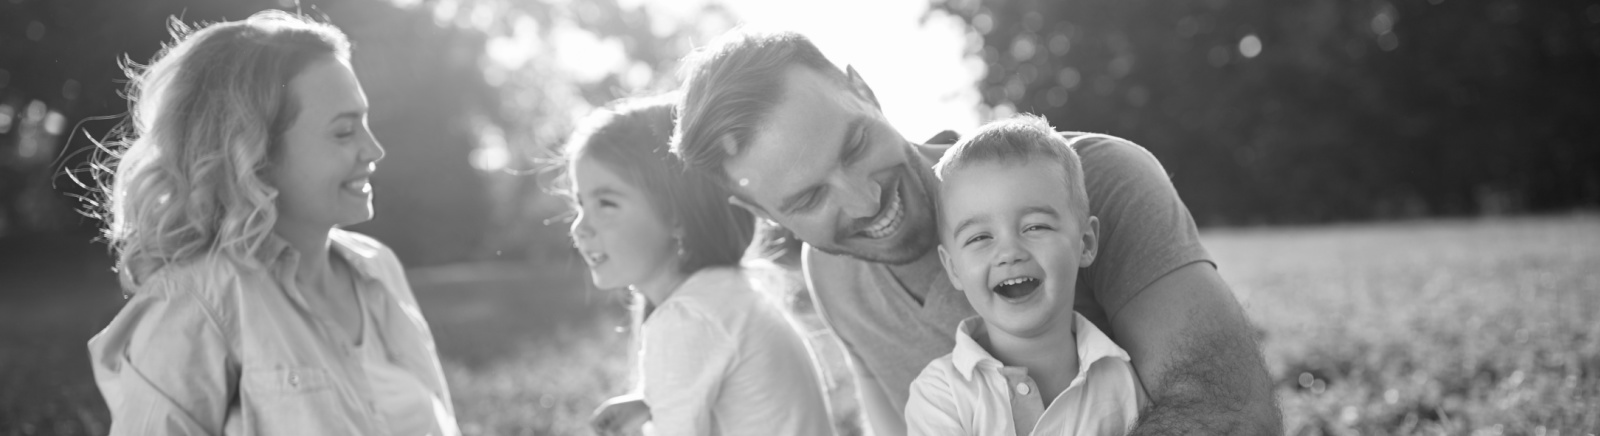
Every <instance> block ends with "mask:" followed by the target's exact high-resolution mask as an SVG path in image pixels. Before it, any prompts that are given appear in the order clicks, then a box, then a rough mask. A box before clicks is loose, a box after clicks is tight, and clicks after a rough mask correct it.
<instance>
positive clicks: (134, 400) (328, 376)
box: [89, 11, 460, 435]
mask: <svg viewBox="0 0 1600 436" xmlns="http://www.w3.org/2000/svg"><path fill="white" fill-rule="evenodd" d="M174 27H175V28H176V31H175V32H174V33H176V36H177V39H178V41H177V42H176V43H175V44H174V45H172V46H170V47H167V48H166V49H165V50H163V51H162V53H161V54H160V55H157V58H156V60H155V61H154V63H152V64H151V65H150V66H149V67H147V68H143V69H135V70H134V71H132V72H130V76H131V77H130V78H131V79H132V80H131V86H130V93H129V96H130V99H131V100H133V103H134V106H133V108H132V110H131V121H132V126H133V131H132V132H131V134H130V135H129V136H127V137H126V138H124V139H123V140H122V141H120V142H118V143H117V146H116V148H114V149H112V150H111V152H112V156H114V157H118V158H120V161H118V162H113V163H112V164H113V165H114V166H115V167H116V178H115V180H114V181H107V183H108V184H107V185H105V186H103V187H102V190H103V191H104V192H106V193H107V194H108V197H109V198H107V208H106V209H105V210H104V211H103V212H102V213H103V214H104V217H105V218H106V220H107V224H108V229H107V231H106V234H107V239H109V240H110V242H111V245H112V246H113V247H114V248H115V249H116V251H117V254H118V262H117V267H118V270H119V271H120V272H121V275H122V281H123V287H124V289H125V291H126V293H127V295H128V296H129V298H128V302H127V305H126V306H124V307H123V308H122V310H121V312H119V313H118V314H117V317H116V318H115V319H113V320H112V321H111V324H110V325H108V326H106V328H105V330H104V331H101V332H100V334H98V335H95V337H94V338H93V339H91V340H90V341H89V352H90V356H91V359H92V364H93V366H94V375H95V382H96V383H97V384H99V386H100V392H101V393H102V394H104V395H105V399H106V405H107V406H109V408H110V409H111V420H112V421H111V432H110V433H111V434H112V435H155V434H161V435H180V434H181V435H222V434H228V435H235V434H250V435H345V434H408V435H421V434H433V435H453V434H459V433H460V432H459V431H458V430H457V428H456V423H455V418H454V412H453V409H452V408H451V405H450V393H449V391H448V390H447V389H446V388H445V381H444V377H443V375H442V374H441V372H440V369H439V358H438V356H436V355H435V354H434V351H433V350H434V344H433V335H432V334H431V333H429V330H428V324H427V322H425V321H423V319H422V315H421V312H419V311H418V310H417V302H416V299H415V298H414V297H413V296H412V294H411V288H410V287H409V286H408V285H407V283H406V277H405V273H404V271H403V270H402V269H401V267H400V262H399V261H398V260H397V259H396V258H395V255H394V253H393V252H391V251H389V249H388V248H387V247H385V246H383V244H380V243H378V242H377V241H374V240H372V239H371V238H368V237H366V236H362V235H359V234H355V233H352V232H347V231H343V230H339V229H338V227H339V226H344V225H350V224H355V223H359V222H362V221H366V220H368V219H371V218H372V187H371V186H370V185H369V184H368V180H369V179H370V178H371V176H372V173H373V171H375V170H376V168H377V165H376V164H377V161H378V160H381V159H383V154H384V152H383V147H381V146H379V145H378V142H377V140H376V139H374V138H373V136H372V132H371V131H369V130H368V129H367V121H366V114H367V98H366V95H365V93H364V92H363V91H362V90H361V84H360V83H359V82H358V81H357V80H356V76H355V74H354V72H352V71H351V69H350V48H349V47H350V43H349V42H348V41H347V40H346V39H345V36H344V34H343V33H341V32H340V31H339V29H337V28H334V27H333V26H331V25H327V24H321V23H316V22H311V21H307V20H304V19H302V18H300V17H297V16H292V15H289V14H286V13H282V12H277V11H271V12H263V13H260V14H256V15H255V16H252V17H250V18H249V19H246V20H242V21H234V22H226V23H218V24H213V25H210V26H206V27H204V28H201V29H198V30H194V31H187V30H186V28H185V27H184V26H182V25H180V24H174ZM113 182H114V183H113Z"/></svg>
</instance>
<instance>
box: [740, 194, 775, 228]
mask: <svg viewBox="0 0 1600 436" xmlns="http://www.w3.org/2000/svg"><path fill="white" fill-rule="evenodd" d="M728 204H731V205H734V206H739V208H741V209H744V210H748V211H750V214H751V215H755V216H756V218H760V219H763V220H766V221H771V222H777V221H776V220H774V219H772V216H771V215H768V214H767V210H766V209H763V208H761V206H757V205H755V204H753V203H750V202H748V201H744V199H743V198H739V196H737V195H729V196H728Z"/></svg>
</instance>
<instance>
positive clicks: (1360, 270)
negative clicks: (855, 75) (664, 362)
mask: <svg viewBox="0 0 1600 436" xmlns="http://www.w3.org/2000/svg"><path fill="white" fill-rule="evenodd" d="M264 9H286V10H291V11H292V10H301V11H303V12H304V13H307V14H310V15H314V16H318V17H324V18H325V19H326V20H328V21H330V22H332V23H333V24H335V25H337V26H339V27H341V28H342V29H343V30H344V31H345V32H346V33H347V34H349V36H350V38H351V39H352V40H353V41H354V43H355V52H354V58H353V63H354V66H355V70H356V72H357V74H358V76H359V77H360V79H361V81H362V83H363V86H364V87H365V88H366V91H367V94H368V96H369V98H370V100H371V104H372V107H373V110H372V115H371V125H372V128H373V131H374V133H375V134H376V135H377V137H378V139H379V140H380V141H381V142H382V143H383V145H384V146H385V147H386V148H387V149H388V157H387V158H386V159H385V160H384V161H383V162H382V163H381V164H380V166H379V171H378V172H377V174H376V175H375V176H374V177H373V185H374V190H375V193H376V196H377V200H376V208H377V211H376V216H377V217H376V219H374V220H373V221H371V222H368V223H364V224H361V225H359V226H356V227H354V229H355V230H357V231H361V232H365V233H368V234H370V235H373V236H375V237H377V238H378V239H380V240H382V241H384V242H385V243H387V244H388V245H390V246H391V247H393V248H394V249H395V251H396V252H398V253H399V255H400V257H401V259H402V260H403V261H404V262H405V263H406V264H407V266H408V268H409V270H410V271H409V275H410V278H411V281H412V284H413V287H414V288H415V289H416V292H417V293H418V297H419V299H420V300H421V302H422V304H423V310H424V312H425V314H426V315H427V316H428V318H429V320H430V322H431V323H432V324H433V328H434V330H435V333H436V335H437V339H438V343H439V345H440V351H441V353H442V358H443V360H444V361H445V365H446V372H447V376H448V377H449V379H450V383H451V387H452V391H453V393H454V395H455V402H456V406H457V409H458V413H459V415H460V420H461V424H462V428H463V430H464V432H465V433H467V434H587V429H586V421H587V417H588V415H589V413H590V411H591V410H592V409H593V407H594V406H595V405H596V404H598V402H599V401H601V400H603V399H605V398H607V397H609V396H611V395H615V394H619V393H621V392H623V391H624V390H625V389H627V386H629V383H630V381H629V377H630V376H629V375H628V370H627V369H628V365H629V362H628V355H629V354H628V352H627V350H626V349H627V347H628V337H629V332H628V331H627V328H626V324H627V322H626V317H625V316H624V307H623V304H622V303H621V299H620V298H619V294H618V293H617V292H615V291H602V290H595V289H590V287H589V286H587V280H586V276H585V272H584V267H583V263H582V262H581V261H580V260H578V259H577V258H576V256H574V253H573V252H572V250H571V248H570V247H571V244H570V242H569V241H568V240H567V238H566V234H565V233H566V224H565V223H564V222H562V221H561V219H560V217H561V216H563V214H564V212H565V208H566V205H565V203H564V202H563V201H562V200H561V199H560V198H557V197H553V196H551V195H549V194H548V193H546V191H545V184H547V183H548V182H549V179H548V178H547V177H539V176H538V175H537V174H535V173H536V172H535V171H533V170H534V169H536V168H537V167H538V162H539V159H540V158H543V157H547V156H548V153H549V151H550V150H551V149H552V147H555V146H557V145H558V144H560V143H561V142H562V141H563V140H564V139H565V137H566V135H567V134H568V133H569V132H570V129H571V127H572V124H573V121H574V120H575V119H577V118H578V117H581V116H582V115H584V114H586V113H587V112H588V111H590V110H592V109H593V108H595V107H597V106H599V105H602V104H604V103H605V102H607V101H610V100H612V99H615V98H619V97H624V96H630V95H648V94H654V93H660V92H664V91H668V90H671V89H673V88H675V87H676V85H677V84H678V81H679V80H678V76H677V69H678V59H679V58H680V57H681V56H682V55H684V54H686V53H687V52H688V51H689V50H690V49H692V48H694V47H696V46H699V45H702V44H704V43H706V42H707V41H709V40H710V39H711V38H712V37H715V36H716V35H718V34H720V33H722V32H723V31H726V30H727V29H729V28H732V27H733V26H735V25H738V24H740V23H749V24H752V25H758V26H764V27H780V28H788V29H793V30H798V31H801V32H803V33H806V34H808V35H809V36H811V37H812V38H813V39H814V40H815V41H816V42H817V44H818V45H819V46H820V47H821V48H822V50H823V52H824V53H826V54H828V55H829V56H830V57H832V58H833V59H834V60H835V62H837V63H840V64H850V65H853V66H855V67H856V69H857V70H859V71H860V72H861V73H862V75H863V76H864V77H865V78H866V79H867V81H868V82H869V83H871V84H872V85H873V87H874V90H875V91H876V93H877V95H878V97H879V100H880V101H882V102H883V104H884V110H885V113H886V114H887V115H888V117H889V119H890V120H891V122H893V123H894V124H895V125H896V126H897V127H898V128H899V129H900V130H901V132H902V133H904V134H905V135H906V136H907V137H908V139H911V140H921V139H924V138H927V137H930V136H932V135H934V134H935V133H937V132H939V131H941V130H945V129H954V130H963V129H968V128H971V127H975V126H977V125H978V124H979V123H981V122H984V121H987V120H990V119H994V118H998V117H1005V116H1008V115H1011V114H1014V113H1019V112H1027V113H1036V114H1041V115H1044V116H1046V117H1047V118H1048V119H1049V120H1050V121H1051V122H1052V124H1054V125H1056V126H1057V127H1058V128H1060V129H1063V130H1084V131H1095V132H1103V133H1109V134H1113V135H1117V136H1122V137H1125V138H1128V139H1130V140H1133V141H1134V142H1136V143H1139V144H1141V145H1143V146H1145V147H1146V148H1148V149H1149V150H1150V151H1152V152H1153V153H1154V154H1155V155H1156V156H1157V157H1158V158H1160V159H1161V161H1162V163H1163V165H1165V167H1166V169H1167V171H1168V172H1169V173H1170V174H1171V175H1172V177H1173V182H1174V184H1175V185H1176V186H1177V188H1178V191H1179V193H1180V195H1181V196H1182V197H1183V199H1184V201H1185V202H1186V203H1187V205H1188V206H1189V208H1190V209H1191V210H1192V211H1193V213H1194V216H1195V218H1196V220H1197V221H1198V223H1199V224H1200V225H1201V229H1202V237H1203V238H1204V239H1205V242H1206V244H1207V246H1208V248H1210V249H1211V251H1212V253H1213V255H1214V256H1215V257H1216V258H1217V263H1218V265H1219V268H1220V269H1221V271H1222V273H1223V275H1224V277H1225V278H1226V279H1228V281H1229V283H1230V284H1231V285H1232V286H1233V288H1234V290H1235V293H1236V294H1237V295H1238V296H1239V298H1240V300H1241V302H1242V303H1243V304H1244V305H1245V307H1246V310H1247V312H1248V313H1249V314H1250V316H1251V318H1252V321H1254V322H1255V323H1256V324H1257V325H1258V327H1259V335H1260V336H1259V338H1260V339H1261V341H1262V343H1263V346H1264V348H1265V352H1266V355H1267V360H1268V365H1269V369H1270V370H1271V372H1272V376H1273V377H1274V379H1275V382H1276V383H1277V386H1278V395H1279V400H1280V402H1281V403H1282V406H1283V408H1284V413H1285V424H1286V427H1287V428H1286V429H1285V430H1286V432H1288V433H1290V434H1502V433H1504V434H1539V435H1543V434H1594V433H1596V432H1597V431H1600V322H1596V321H1595V314H1596V313H1600V212H1597V211H1596V210H1597V209H1596V206H1600V0H1562V1H1526V0H1396V1H1386V0H1277V1H1266V0H1177V1H1161V2H1157V1H1147V0H1068V1H1033V0H932V1H924V0H885V1H876V2H852V1H848V0H816V1H808V2H772V1H760V0H725V1H717V0H687V1H648V0H328V1H311V0H304V1H300V2H296V1H293V0H139V1H116V0H0V435H11V434H18V435H31V434H102V433H104V432H105V431H106V429H107V425H108V416H109V415H108V413H107V412H106V408H105V405H104V401H103V399H102V398H101V397H100V396H99V393H98V391H97V390H96V389H95V387H94V383H93V380H92V376H91V374H90V372H89V366H88V357H87V352H86V348H85V346H84V343H85V342H86V341H87V340H88V338H89V337H90V336H91V335H93V334H94V333H95V332H96V331H98V330H99V329H100V328H102V327H103V326H104V325H105V323H106V322H107V321H108V320H109V319H110V318H111V317H112V316H113V315H114V314H115V313H116V311H117V310H118V308H119V307H120V305H121V297H120V295H119V292H118V289H117V284H116V278H115V275H114V274H113V273H112V272H111V266H112V265H111V260H110V256H109V253H108V252H107V249H106V247H105V245H104V244H103V243H102V242H100V241H98V240H97V229H98V226H99V225H100V223H99V222H97V221H95V220H93V219H90V218H86V217H84V216H82V215H81V214H79V213H78V210H79V209H81V207H82V204H81V203H80V202H79V201H78V200H77V199H76V198H75V196H81V195H84V194H86V193H87V191H86V190H85V188H83V187H81V186H78V185H77V184H75V183H74V181H73V180H72V179H71V177H69V174H74V173H78V174H81V172H82V171H84V170H86V169H87V165H88V161H89V158H91V157H92V156H93V155H94V150H95V143H96V141H97V140H101V139H104V138H106V137H107V135H108V134H109V133H110V132H111V131H112V130H113V129H114V128H116V127H117V126H118V123H119V122H120V120H121V118H120V117H121V116H122V115H123V114H124V112H125V110H126V109H127V103H126V101H125V100H123V99H122V97H121V96H120V94H119V91H120V90H122V89H123V87H124V86H125V83H126V81H125V76H123V74H122V72H121V70H120V69H119V68H118V60H119V59H123V58H124V57H126V58H127V59H131V60H132V61H134V62H138V63H145V62H147V61H148V60H149V59H150V58H151V57H152V56H153V55H154V54H155V53H156V52H157V50H159V49H160V48H161V46H162V44H163V43H165V42H168V41H170V37H169V35H168V34H167V33H166V29H167V26H166V20H167V19H168V18H169V17H178V18H179V19H181V20H183V21H185V22H190V23H194V22H202V21H219V20H235V19H242V18H245V17H247V16H249V15H250V14H252V13H255V12H258V11H261V10H264ZM775 235H776V236H777V237H781V235H782V234H781V232H775ZM790 242H791V243H792V241H790ZM797 289H798V287H797V286H794V285H793V284H792V283H791V285H790V286H787V287H785V288H784V289H780V290H777V291H775V293H777V294H778V295H777V297H780V298H781V299H782V300H781V301H784V302H785V303H786V304H788V305H789V306H790V308H791V309H793V310H794V311H795V313H796V314H797V315H798V316H800V317H801V319H802V320H803V321H805V322H806V325H807V329H808V330H809V336H808V337H809V338H810V339H811V340H812V341H813V342H814V345H817V349H818V350H819V353H821V354H822V359H823V361H824V362H828V364H827V365H825V366H826V370H827V371H828V372H827V374H828V375H829V377H828V379H829V383H828V386H827V387H828V389H829V390H830V397H831V398H833V399H834V401H835V406H837V407H835V410H836V412H838V413H836V415H838V416H837V418H838V423H837V425H838V428H839V429H841V431H842V433H845V434H856V432H858V431H859V428H858V426H857V425H856V423H855V419H856V417H855V415H854V409H853V403H852V402H853V399H851V398H850V397H849V395H848V392H849V389H850V387H849V386H848V382H849V379H848V376H847V374H844V373H843V371H846V370H847V369H845V368H844V366H843V363H842V358H841V357H840V355H839V349H838V346H837V343H836V342H834V339H833V337H832V336H831V334H830V333H829V332H827V331H826V329H824V328H822V327H821V326H820V325H819V324H817V323H816V322H815V318H814V317H812V316H809V309H808V307H809V306H808V302H807V301H806V298H805V296H804V294H803V292H796V290H797Z"/></svg>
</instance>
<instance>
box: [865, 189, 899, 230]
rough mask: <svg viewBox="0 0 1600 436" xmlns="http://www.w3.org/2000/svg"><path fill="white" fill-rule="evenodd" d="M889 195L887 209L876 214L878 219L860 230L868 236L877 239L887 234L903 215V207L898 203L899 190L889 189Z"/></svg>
mask: <svg viewBox="0 0 1600 436" xmlns="http://www.w3.org/2000/svg"><path fill="white" fill-rule="evenodd" d="M889 195H890V196H891V197H890V198H889V206H888V208H889V210H886V211H883V213H880V214H878V220H877V221H873V222H872V225H871V226H868V227H867V228H866V230H862V232H863V233H865V234H866V235H867V237H868V238H873V239H877V238H882V237H884V236H889V232H890V231H891V230H894V228H895V226H897V225H899V224H900V219H901V218H904V217H905V210H904V207H902V206H901V204H900V190H899V189H892V190H890V191H889Z"/></svg>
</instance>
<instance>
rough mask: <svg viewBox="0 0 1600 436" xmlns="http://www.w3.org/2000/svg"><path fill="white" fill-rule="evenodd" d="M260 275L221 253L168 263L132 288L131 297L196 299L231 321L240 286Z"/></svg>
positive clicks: (257, 271) (169, 299) (214, 314)
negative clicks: (232, 309) (252, 277)
mask: <svg viewBox="0 0 1600 436" xmlns="http://www.w3.org/2000/svg"><path fill="white" fill-rule="evenodd" d="M256 274H260V271H259V269H258V268H256V267H255V266H252V265H250V264H248V263H247V262H246V261H241V260H237V259H232V258H229V257H228V256H224V255H220V254H208V255H203V256H197V257H194V258H190V259H184V260H179V261H172V262H168V263H166V264H164V265H161V266H160V267H157V268H156V269H154V270H153V271H150V272H149V273H148V274H146V275H145V276H144V277H143V278H142V279H141V280H139V281H138V283H137V284H134V285H130V286H129V288H128V294H129V295H128V296H129V297H130V298H146V299H149V298H154V299H160V300H166V301H185V300H193V301H194V302H196V303H198V304H199V306H200V307H201V308H203V310H205V311H207V312H209V313H211V314H213V316H218V317H221V318H231V317H232V316H231V310H230V309H231V308H233V307H236V306H237V305H236V304H235V303H236V302H237V301H238V298H239V295H238V293H239V291H240V286H241V285H242V284H243V283H247V282H250V281H252V279H251V278H250V276H252V275H256Z"/></svg>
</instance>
